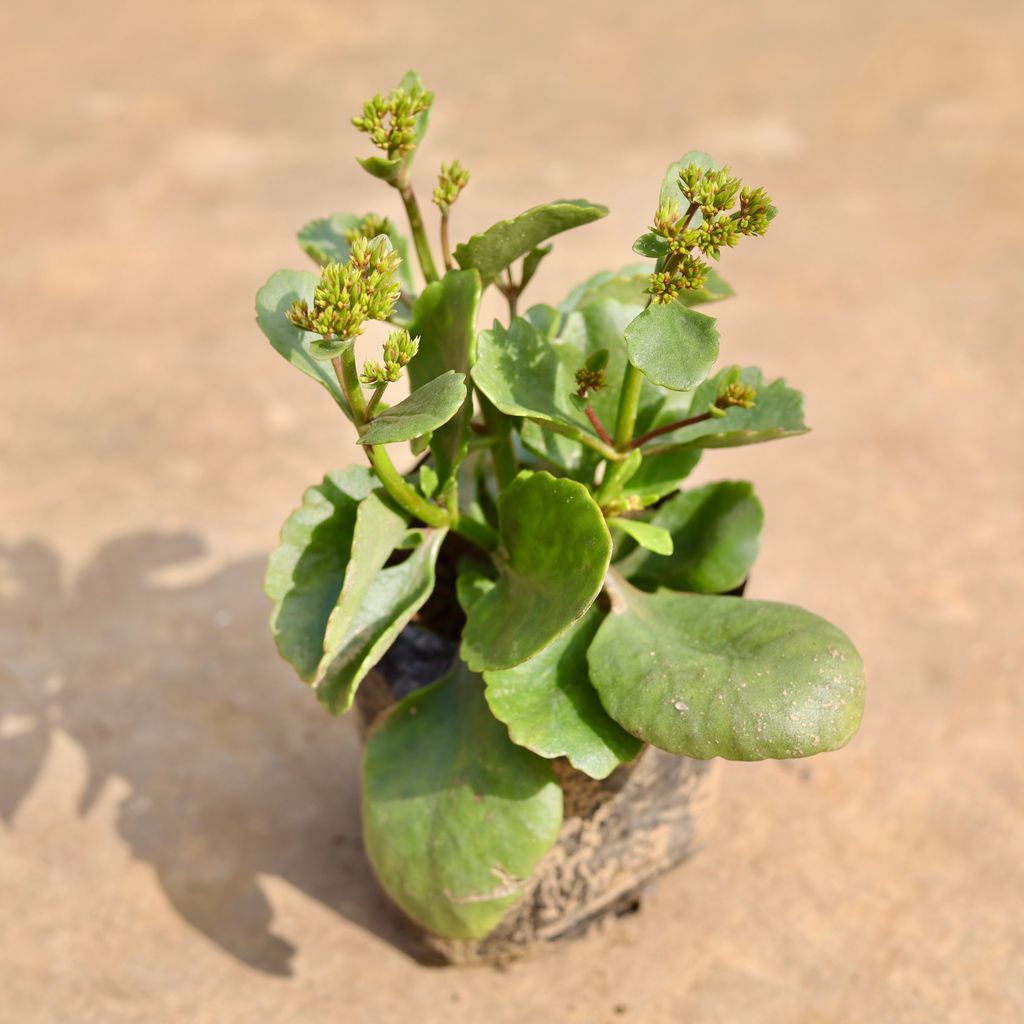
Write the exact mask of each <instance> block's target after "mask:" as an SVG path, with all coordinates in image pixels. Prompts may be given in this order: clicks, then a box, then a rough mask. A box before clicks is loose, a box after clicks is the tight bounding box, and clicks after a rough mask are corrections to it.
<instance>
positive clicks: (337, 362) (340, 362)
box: [331, 342, 366, 428]
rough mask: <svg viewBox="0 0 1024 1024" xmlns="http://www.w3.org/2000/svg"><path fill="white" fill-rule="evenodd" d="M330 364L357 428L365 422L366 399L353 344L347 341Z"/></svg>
mask: <svg viewBox="0 0 1024 1024" xmlns="http://www.w3.org/2000/svg"><path fill="white" fill-rule="evenodd" d="M331 366H333V367H334V376H335V377H337V378H338V383H339V384H340V385H341V393H342V394H343V395H344V396H345V401H346V402H347V403H348V408H349V412H351V413H352V420H353V422H354V423H355V425H356V427H357V428H358V427H361V426H362V425H363V424H364V423H365V422H366V399H365V397H364V396H363V392H362V390H361V389H360V387H359V372H358V371H357V370H356V352H355V345H354V344H353V343H352V342H349V344H348V345H346V346H345V348H344V349H343V351H342V353H341V355H337V356H335V357H334V358H333V359H332V360H331Z"/></svg>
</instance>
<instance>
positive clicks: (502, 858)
mask: <svg viewBox="0 0 1024 1024" xmlns="http://www.w3.org/2000/svg"><path fill="white" fill-rule="evenodd" d="M561 823H562V790H561V787H560V786H559V785H558V783H557V782H556V781H555V777H554V772H553V770H552V768H551V765H550V764H549V763H548V762H547V761H545V760H543V759H542V758H540V757H538V756H537V755H536V754H532V753H530V751H528V750H525V749H523V748H522V747H519V746H516V745H515V744H514V743H512V742H511V740H509V738H508V734H507V733H506V731H505V727H504V726H503V725H501V724H500V723H499V722H497V721H496V720H495V719H494V716H493V715H492V714H491V713H490V711H489V710H488V707H487V702H486V701H485V700H484V695H483V684H482V682H481V680H480V677H479V676H476V675H473V674H472V673H471V672H469V671H468V670H467V669H466V668H465V666H463V665H461V664H457V665H456V666H455V668H453V670H452V671H451V672H450V673H449V674H448V675H446V676H444V677H443V678H442V679H440V680H438V682H436V683H433V684H432V685H431V686H428V687H426V688H425V689H421V690H417V691H416V692H415V693H413V694H410V695H409V696H408V697H406V698H405V699H404V700H403V701H401V702H400V703H399V704H398V705H396V706H395V707H394V709H393V710H392V711H391V712H390V714H388V716H387V718H386V719H385V720H384V722H383V724H381V725H380V727H379V728H377V729H376V730H375V731H374V732H373V733H372V734H371V736H370V739H369V742H368V743H367V746H366V754H365V760H364V766H363V837H364V842H365V846H366V852H367V855H368V857H369V859H370V863H371V864H372V865H373V869H374V871H375V872H376V874H377V877H378V878H379V879H380V882H381V885H382V886H383V888H384V889H385V890H386V891H387V892H388V894H389V895H390V896H391V898H392V899H393V900H394V901H395V903H397V904H398V906H399V907H401V908H402V910H404V911H405V913H406V914H408V915H409V917H411V918H412V919H413V920H414V921H416V922H417V923H419V924H420V925H422V926H423V927H424V928H426V929H428V930H429V931H431V932H433V933H434V934H436V935H440V936H443V937H444V938H449V939H479V938H482V937H483V936H485V935H487V934H488V932H490V931H492V930H493V929H494V928H495V927H496V926H497V924H498V923H499V922H500V921H501V919H502V917H504V916H505V914H506V913H507V911H508V910H509V909H510V908H511V907H513V906H514V905H515V904H516V903H517V902H518V901H519V899H520V898H521V896H522V893H523V889H524V886H525V885H526V883H527V881H528V879H529V878H530V876H531V875H532V874H533V871H534V869H535V868H536V866H537V864H538V863H539V862H540V859H541V858H542V857H543V856H544V854H545V853H546V852H547V851H548V850H549V849H550V848H551V847H552V846H553V845H554V843H555V841H556V839H557V838H558V833H559V829H560V828H561Z"/></svg>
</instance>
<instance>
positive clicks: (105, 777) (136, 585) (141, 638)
mask: <svg viewBox="0 0 1024 1024" xmlns="http://www.w3.org/2000/svg"><path fill="white" fill-rule="evenodd" d="M203 554H204V549H203V544H202V542H201V541H200V539H199V538H198V537H197V536H195V535H193V534H186V533H180V534H145V533H142V534H136V535H131V536H126V537H122V538H119V539H116V540H114V541H112V542H110V543H108V544H106V545H104V546H103V547H102V548H101V549H99V551H98V552H97V553H96V555H95V557H93V559H92V560H91V561H90V562H89V564H88V565H87V566H86V567H85V568H84V569H83V570H82V571H81V572H80V573H78V574H77V576H76V577H75V578H74V580H72V581H71V582H70V583H68V582H66V581H65V580H64V576H65V573H64V570H63V567H62V565H61V563H60V560H59V558H58V556H57V555H56V554H55V553H54V552H53V550H52V549H50V548H48V547H47V546H45V545H43V544H41V543H37V542H28V543H24V544H20V545H15V546H6V547H5V546H2V545H0V622H2V623H3V631H2V633H0V665H3V668H2V669H0V723H2V724H3V725H4V728H2V729H0V763H2V764H3V765H4V770H3V772H2V773H0V819H2V820H3V822H4V823H5V824H6V826H7V827H8V828H11V829H14V828H16V821H15V816H16V813H17V811H18V808H19V807H20V806H21V804H22V803H23V802H24V800H25V799H26V797H28V796H29V794H30V793H31V790H32V788H33V786H34V785H35V783H36V780H37V779H38V777H39V773H40V771H41V769H42V767H43V765H44V763H45V760H46V757H47V752H48V750H49V748H50V744H51V741H52V737H53V734H54V732H55V731H56V730H60V731H63V732H65V733H66V734H67V735H68V736H70V737H71V738H72V739H73V740H74V741H75V742H76V743H77V744H78V745H79V746H80V747H81V749H82V750H83V751H84V753H85V757H86V762H87V766H88V774H87V778H86V781H85V784H84V787H83V790H82V793H81V796H80V800H79V812H80V813H81V814H83V815H84V814H87V813H88V812H89V810H90V808H91V807H93V806H94V804H95V803H96V801H97V799H98V798H99V797H100V796H101V794H102V793H103V790H104V788H105V786H106V785H107V784H108V782H110V780H113V779H118V780H121V781H122V783H124V784H126V785H127V787H128V789H129V792H128V794H127V795H126V796H125V797H124V798H123V799H121V800H120V802H119V805H118V814H117V829H118V832H119V834H120V835H121V836H122V837H123V838H124V840H125V841H126V842H128V843H129V844H130V847H131V849H132V851H133V853H134V855H135V856H136V857H138V858H140V859H142V860H144V861H146V862H147V863H149V864H150V865H151V866H152V867H153V870H154V872H155V875H156V878H157V879H158V881H159V884H160V886H161V887H162V889H163V891H164V892H165V893H166V895H167V898H168V899H169V901H170V903H171V904H172V905H173V907H174V908H175V910H176V911H177V912H178V914H180V915H181V917H182V918H183V919H184V920H185V921H187V922H188V923H189V924H190V925H192V927H194V928H196V929H198V930H199V931H200V932H202V933H203V934H204V935H206V936H207V937H208V938H209V939H210V940H211V941H213V942H214V943H216V944H217V945H218V946H220V947H221V948H222V949H224V950H225V951H227V952H228V953H230V954H231V955H233V956H235V957H237V958H238V959H239V960H241V961H243V962H244V963H246V964H248V965H250V966H251V967H253V968H256V969H258V970H261V971H264V972H267V973H269V974H276V975H287V974H290V973H291V972H292V959H293V957H294V955H295V952H296V946H295V945H294V943H293V942H292V941H290V940H289V939H288V938H287V937H285V936H282V935H280V934H277V933H276V932H275V931H274V927H273V925H274V922H273V910H272V907H271V904H270V902H269V900H268V898H267V895H266V892H265V891H264V888H263V885H262V884H261V877H262V876H268V875H272V876H276V877H278V878H281V879H284V880H286V881H288V882H290V883H291V884H292V885H293V886H295V887H296V888H298V889H299V890H301V891H302V892H304V893H306V894H307V895H309V896H311V897H313V898H314V899H316V900H318V901H319V902H320V903H322V904H323V905H324V906H326V907H329V908H330V909H332V910H334V911H335V912H337V913H338V914H339V915H341V916H342V917H344V918H346V919H348V920H349V921H352V922H353V923H355V924H357V925H358V926H360V927H361V928H364V929H365V930H367V931H369V932H371V933H373V934H374V935H376V936H378V937H379V938H381V939H382V940H384V941H386V942H387V943H389V944H391V945H392V946H395V947H396V948H398V949H399V950H401V951H402V952H404V953H406V954H407V955H410V956H415V955H416V953H417V950H416V946H415V942H414V939H413V937H412V935H411V933H410V932H409V931H408V930H407V929H406V928H405V926H404V924H403V922H402V921H401V920H400V919H399V917H398V915H397V913H396V912H395V911H394V910H393V909H392V908H391V906H390V904H389V903H388V902H387V901H386V899H385V897H384V896H383V895H382V894H381V893H380V891H379V890H378V888H377V885H376V882H375V880H374V878H373V875H372V872H371V870H370V867H369V864H368V863H367V861H366V858H365V856H364V854H363V850H362V843H361V838H360V826H359V767H360V766H359V760H360V751H359V744H358V741H357V738H356V735H355V730H354V729H353V728H352V727H351V725H350V724H348V723H347V722H343V721H339V720H337V719H332V718H330V717H328V716H326V715H325V714H324V713H323V711H322V710H321V709H320V708H319V706H318V705H317V703H316V701H315V700H314V699H313V697H312V695H311V694H310V693H309V692H308V690H306V688H305V687H304V686H303V685H302V684H301V683H299V682H298V681H297V680H296V679H295V677H294V676H293V675H292V673H291V671H290V670H289V668H288V666H287V665H285V664H284V663H283V662H281V661H280V659H279V658H278V657H277V653H276V651H275V650H274V646H273V642H272V641H271V639H270V636H269V631H268V629H267V618H268V611H269V608H268V604H267V601H266V598H265V597H264V595H263V587H262V578H263V570H264V563H263V561H262V560H261V559H250V560H245V561H240V562H236V563H234V564H231V565H228V566H226V567H223V568H219V569H215V570H213V571H205V570H204V567H203V563H202V562H201V561H199V560H200V559H201V558H202V556H203ZM26 638H27V642H26Z"/></svg>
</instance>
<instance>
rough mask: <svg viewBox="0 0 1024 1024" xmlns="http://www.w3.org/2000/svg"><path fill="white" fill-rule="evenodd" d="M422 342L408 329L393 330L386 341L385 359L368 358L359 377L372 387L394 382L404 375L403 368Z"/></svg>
mask: <svg viewBox="0 0 1024 1024" xmlns="http://www.w3.org/2000/svg"><path fill="white" fill-rule="evenodd" d="M419 349H420V343H419V341H418V340H417V339H416V338H413V337H411V336H410V334H409V332H408V331H405V330H402V331H392V333H391V334H389V335H388V340H387V341H386V342H384V360H383V362H380V361H378V360H376V359H367V360H366V362H365V363H363V372H362V373H361V374H360V375H359V379H360V380H361V381H362V382H363V383H364V384H366V385H369V386H371V387H382V386H384V385H387V384H393V383H394V382H395V381H396V380H398V379H399V378H400V377H401V376H402V368H403V367H404V366H407V365H408V363H409V360H410V359H412V357H413V356H414V355H416V353H417V352H418V351H419Z"/></svg>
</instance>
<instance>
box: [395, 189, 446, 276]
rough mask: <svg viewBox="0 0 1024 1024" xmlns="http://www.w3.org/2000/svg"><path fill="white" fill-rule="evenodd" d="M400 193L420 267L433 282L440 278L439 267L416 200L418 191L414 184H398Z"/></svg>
mask: <svg viewBox="0 0 1024 1024" xmlns="http://www.w3.org/2000/svg"><path fill="white" fill-rule="evenodd" d="M398 194H399V195H400V196H401V197H402V202H403V204H404V205H405V212H406V214H407V215H408V217H409V230H410V231H411V232H412V242H413V245H414V246H415V247H416V255H417V256H418V257H419V261H420V269H421V270H422V271H423V276H424V278H426V281H427V284H433V282H434V281H436V280H437V279H438V275H437V267H435V266H434V257H433V256H432V255H431V253H430V243H429V242H428V241H427V232H426V231H425V230H424V227H423V218H422V217H421V216H420V205H419V203H417V202H416V193H415V192H413V190H412V185H410V184H404V185H399V186H398Z"/></svg>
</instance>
